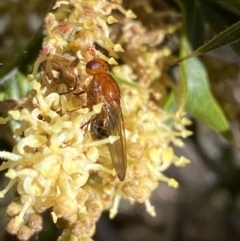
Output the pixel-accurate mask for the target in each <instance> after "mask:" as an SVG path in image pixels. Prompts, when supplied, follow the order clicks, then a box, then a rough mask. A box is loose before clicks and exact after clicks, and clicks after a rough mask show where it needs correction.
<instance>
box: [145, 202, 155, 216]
mask: <svg viewBox="0 0 240 241" xmlns="http://www.w3.org/2000/svg"><path fill="white" fill-rule="evenodd" d="M144 203H145V207H146V211H147V212H148V213H149V214H150V215H151V216H152V217H155V216H156V211H155V207H154V206H152V204H151V203H150V200H149V199H147V200H146V201H145V202H144Z"/></svg>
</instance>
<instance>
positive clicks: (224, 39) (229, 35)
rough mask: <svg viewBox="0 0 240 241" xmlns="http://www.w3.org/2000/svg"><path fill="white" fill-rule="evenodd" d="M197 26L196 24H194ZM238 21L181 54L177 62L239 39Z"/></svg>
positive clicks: (239, 27) (239, 26)
mask: <svg viewBox="0 0 240 241" xmlns="http://www.w3.org/2000/svg"><path fill="white" fill-rule="evenodd" d="M196 27H197V26H196ZM239 29H240V21H239V22H237V23H235V24H233V25H232V26H230V27H229V28H227V29H226V30H224V31H222V32H221V33H220V34H219V35H217V36H216V37H214V38H213V39H211V40H210V41H209V42H208V43H206V44H204V45H202V46H201V47H199V48H198V49H197V50H195V51H194V52H192V53H191V52H190V54H188V55H183V56H184V57H182V58H180V59H178V61H177V63H179V62H181V61H183V60H187V59H190V58H192V57H196V56H198V55H200V54H203V53H206V52H208V51H210V50H213V49H216V48H219V47H222V46H224V45H226V44H232V43H234V42H237V41H239V40H240V31H239Z"/></svg>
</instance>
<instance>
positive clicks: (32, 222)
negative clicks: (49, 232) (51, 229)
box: [27, 213, 43, 232]
mask: <svg viewBox="0 0 240 241" xmlns="http://www.w3.org/2000/svg"><path fill="white" fill-rule="evenodd" d="M27 224H28V226H29V227H30V228H31V229H32V230H34V232H39V231H41V230H42V228H43V218H42V216H40V215H39V214H37V213H33V214H30V215H29V219H28V223H27Z"/></svg>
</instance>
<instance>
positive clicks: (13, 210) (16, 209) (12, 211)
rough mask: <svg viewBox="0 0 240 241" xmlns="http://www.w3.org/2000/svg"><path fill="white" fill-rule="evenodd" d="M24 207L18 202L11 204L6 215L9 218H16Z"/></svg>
mask: <svg viewBox="0 0 240 241" xmlns="http://www.w3.org/2000/svg"><path fill="white" fill-rule="evenodd" d="M21 209H22V205H20V204H19V203H17V202H11V203H10V204H9V205H8V207H7V210H6V213H7V215H8V216H9V217H14V216H16V215H18V214H19V213H20V212H21Z"/></svg>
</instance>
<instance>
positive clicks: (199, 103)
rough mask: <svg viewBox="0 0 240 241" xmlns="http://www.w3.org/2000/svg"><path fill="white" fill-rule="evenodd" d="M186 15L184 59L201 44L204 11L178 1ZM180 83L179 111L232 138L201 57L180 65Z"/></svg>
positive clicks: (183, 33) (183, 40) (188, 2)
mask: <svg viewBox="0 0 240 241" xmlns="http://www.w3.org/2000/svg"><path fill="white" fill-rule="evenodd" d="M177 2H178V4H179V5H180V7H181V10H182V15H183V29H182V39H181V44H182V51H181V56H185V55H187V54H189V53H191V52H192V49H193V48H195V47H197V46H199V45H201V44H202V43H203V41H204V38H203V31H204V26H203V18H202V13H201V9H200V7H199V6H197V5H195V4H194V1H186V0H178V1H177ZM180 68H181V80H180V83H179V85H178V88H177V100H178V103H179V105H180V108H183V107H184V106H185V107H186V109H187V111H189V112H190V113H191V114H192V115H193V116H194V117H196V118H197V119H199V120H201V121H203V122H204V123H206V124H207V125H208V126H210V127H211V128H213V129H214V130H215V131H217V132H219V133H221V134H224V135H225V136H226V137H228V138H229V136H230V129H229V124H228V121H227V119H226V117H225V115H224V113H223V111H222V109H221V107H220V106H219V105H218V103H217V102H216V100H215V99H214V97H213V96H212V94H211V91H210V88H209V83H208V75H207V72H206V69H205V67H204V65H203V63H202V61H201V60H200V59H199V58H196V57H195V58H191V59H189V60H187V61H184V62H182V63H181V65H180Z"/></svg>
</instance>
